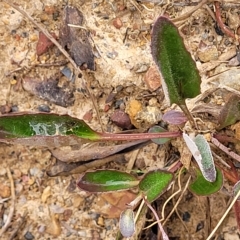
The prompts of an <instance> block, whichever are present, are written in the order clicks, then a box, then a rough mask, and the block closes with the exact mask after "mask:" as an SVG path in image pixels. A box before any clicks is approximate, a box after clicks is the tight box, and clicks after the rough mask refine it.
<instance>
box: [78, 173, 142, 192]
mask: <svg viewBox="0 0 240 240" xmlns="http://www.w3.org/2000/svg"><path fill="white" fill-rule="evenodd" d="M138 183H139V180H137V179H136V178H135V177H134V176H133V175H131V174H129V173H126V172H120V171H116V170H97V171H94V172H86V173H85V174H83V176H82V177H81V178H80V179H79V181H78V183H77V186H78V187H79V188H80V189H82V190H85V191H88V192H110V191H118V190H125V189H129V188H132V187H136V186H137V185H138Z"/></svg>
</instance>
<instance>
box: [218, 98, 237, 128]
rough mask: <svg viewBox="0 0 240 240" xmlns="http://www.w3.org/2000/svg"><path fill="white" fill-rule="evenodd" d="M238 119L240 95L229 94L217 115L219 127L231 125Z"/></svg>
mask: <svg viewBox="0 0 240 240" xmlns="http://www.w3.org/2000/svg"><path fill="white" fill-rule="evenodd" d="M238 120H240V97H239V96H237V95H231V96H230V98H229V99H228V101H227V103H226V104H225V105H224V107H223V108H222V110H221V112H220V116H219V124H220V126H219V129H222V128H225V127H227V126H229V125H232V124H234V123H236V122H237V121H238Z"/></svg>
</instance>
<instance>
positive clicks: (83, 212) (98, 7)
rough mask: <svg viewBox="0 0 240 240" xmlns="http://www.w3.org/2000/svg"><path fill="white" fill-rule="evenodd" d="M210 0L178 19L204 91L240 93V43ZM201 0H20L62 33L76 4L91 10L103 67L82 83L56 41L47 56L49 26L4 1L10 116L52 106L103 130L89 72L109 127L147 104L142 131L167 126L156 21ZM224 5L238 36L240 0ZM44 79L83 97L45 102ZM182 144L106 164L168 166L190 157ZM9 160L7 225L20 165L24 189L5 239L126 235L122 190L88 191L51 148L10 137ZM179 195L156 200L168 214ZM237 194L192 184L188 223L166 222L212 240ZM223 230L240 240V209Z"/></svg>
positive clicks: (185, 205) (4, 199)
mask: <svg viewBox="0 0 240 240" xmlns="http://www.w3.org/2000/svg"><path fill="white" fill-rule="evenodd" d="M209 2H210V3H208V4H207V5H203V6H202V7H200V8H199V9H198V10H196V11H194V12H193V13H192V14H191V15H189V16H186V17H185V18H184V19H183V20H181V19H180V20H179V21H177V22H176V24H177V26H178V27H179V29H180V30H181V34H182V36H183V38H184V42H185V44H186V47H187V49H188V50H189V51H190V52H191V54H192V56H193V58H194V59H195V60H196V64H197V67H198V69H199V71H200V74H201V77H202V86H201V89H202V93H205V92H206V91H207V90H208V89H209V88H211V87H216V86H219V85H221V86H223V85H224V86H228V87H229V88H233V89H235V90H236V91H240V81H239V77H238V76H239V75H238V74H239V69H238V67H237V66H238V65H239V62H238V60H237V57H236V49H237V45H238V43H237V42H236V40H234V39H233V38H231V37H229V36H227V35H226V34H222V33H221V30H219V28H217V27H216V21H215V13H214V8H213V4H212V3H211V1H209ZM198 3H199V1H197V0H196V1H195V0H193V1H191V0H190V1H178V0H172V1H171V0H170V1H165V0H163V1H157V0H155V1H150V0H149V1H135V0H126V1H124V0H117V1H114V0H106V1H104V0H103V1H100V0H86V1H83V0H72V1H67V0H61V1H58V0H44V1H43V0H35V1H24V0H19V1H18V2H17V4H18V5H19V6H20V7H21V8H22V9H24V11H25V12H27V13H28V14H29V15H30V16H31V17H32V18H33V19H34V20H35V21H36V22H37V23H39V24H41V26H43V27H44V28H45V29H47V30H48V31H49V32H51V33H55V35H56V36H57V37H58V36H59V31H61V21H62V17H63V9H64V7H65V6H66V5H67V4H69V5H71V6H75V7H77V8H78V9H79V10H80V11H81V12H82V13H83V16H84V23H83V27H84V28H85V29H87V30H88V31H89V32H90V33H91V34H90V35H89V39H90V43H91V45H92V47H93V53H94V56H95V59H94V61H95V66H96V69H95V71H91V70H86V71H85V70H83V71H84V74H83V76H82V78H79V76H75V79H74V80H73V79H72V77H69V76H64V75H63V74H62V73H61V72H64V70H63V69H64V67H67V70H68V71H70V73H74V69H73V66H72V65H71V64H70V63H69V62H68V61H67V60H66V58H65V57H64V56H63V55H62V54H61V53H60V51H59V50H58V48H57V47H56V46H52V47H51V48H49V50H48V51H47V52H46V53H44V54H42V55H41V56H38V55H37V52H36V47H37V43H38V39H39V32H40V29H38V28H37V27H36V26H35V25H33V24H32V23H31V22H30V21H29V19H27V18H25V17H24V16H23V15H22V14H21V13H19V12H18V11H17V10H15V9H13V8H11V7H10V6H9V5H8V4H7V3H5V2H3V1H0V49H1V55H0V83H1V88H0V106H1V108H0V111H1V113H2V114H4V113H8V112H10V111H11V112H23V111H30V112H38V111H50V112H52V113H57V114H68V115H70V116H73V117H76V118H79V119H84V120H85V121H86V122H87V123H88V124H89V125H90V126H91V127H92V128H93V129H95V130H98V131H101V127H100V124H99V122H98V118H97V115H96V112H95V110H94V107H93V104H92V101H91V99H90V98H89V96H88V95H87V94H86V92H85V91H84V88H83V85H82V79H83V78H85V80H86V82H87V84H88V85H89V87H90V89H91V90H92V92H93V94H94V98H95V99H96V101H97V105H98V108H99V112H100V116H101V120H102V123H103V128H104V130H105V131H109V132H117V131H121V130H122V129H121V128H119V127H117V126H116V125H115V124H114V123H113V121H111V115H112V114H113V113H114V112H115V111H116V110H119V109H120V110H123V111H126V112H127V111H128V109H131V108H135V107H136V105H138V104H140V105H141V108H142V109H143V111H142V115H140V116H138V121H136V122H133V120H132V123H133V125H134V126H135V127H136V128H139V129H140V128H141V129H146V128H148V127H149V126H151V125H153V124H154V123H158V122H159V115H161V114H162V113H163V112H165V111H166V110H167V109H169V107H168V106H167V104H166V102H165V100H164V96H163V92H162V90H161V87H160V88H159V85H157V87H155V88H154V87H153V86H152V85H151V84H150V77H149V71H150V72H151V71H152V70H149V69H153V67H154V63H153V60H152V57H151V54H150V37H151V35H150V34H151V27H152V24H153V23H154V21H155V19H156V18H157V17H158V16H159V15H162V14H165V15H166V16H169V17H170V18H171V19H174V18H177V17H179V16H182V15H184V14H185V13H187V12H189V11H191V10H192V9H194V8H195V7H196V6H197V4H198ZM221 7H222V9H221V10H222V17H223V19H224V21H226V22H227V23H228V26H229V28H231V29H232V31H234V32H236V33H238V32H237V31H238V30H239V29H240V28H239V27H240V18H239V16H240V15H239V14H240V12H239V7H240V4H239V3H238V1H230V0H228V1H224V0H223V1H222V6H221ZM230 60H231V61H230ZM225 71H226V72H225ZM221 72H225V73H224V74H225V75H224V76H223V74H220V75H218V76H217V77H215V76H216V75H217V74H218V73H221ZM234 76H235V77H234ZM29 79H30V80H29ZM36 79H39V80H40V81H44V80H46V79H55V80H56V79H57V81H58V86H60V87H63V88H64V89H67V91H70V92H72V93H73V100H72V98H71V99H70V100H69V99H68V95H67V98H66V99H67V100H66V102H64V104H65V105H64V104H60V105H59V103H58V102H56V101H55V100H56V99H54V96H52V95H51V93H50V96H48V98H47V99H46V98H45V99H43V96H42V95H41V94H40V93H39V92H37V91H36V90H34V87H33V85H31V84H32V82H34V81H35V80H36ZM157 80H158V77H156V80H155V84H158V82H157ZM29 82H30V83H29ZM156 82H157V83H156ZM153 88H154V89H153ZM64 94H67V93H66V92H64V93H63V95H64ZM64 96H65V95H64ZM109 99H110V100H109ZM133 100H135V102H134V101H133ZM106 101H107V103H106ZM210 101H211V102H214V103H216V104H217V105H219V106H221V105H223V103H224V96H223V95H221V94H219V95H216V96H214V97H213V99H211V100H210ZM134 104H135V105H134ZM61 105H62V106H61ZM188 106H189V107H190V109H192V108H193V107H194V106H195V100H191V101H189V102H188ZM147 107H151V108H147ZM149 109H151V112H150V110H149ZM128 113H129V114H130V118H131V117H132V118H134V116H131V114H132V113H131V112H129V111H128ZM211 120H212V119H204V124H205V128H206V130H207V129H210V130H212V129H214V128H215V127H216V125H215V124H216V123H214V122H212V121H211ZM181 146H182V142H181V140H173V141H172V142H171V143H170V144H168V145H166V146H161V147H159V146H157V145H156V144H154V143H152V144H150V145H148V146H146V147H144V148H142V149H140V150H136V151H134V152H132V153H128V154H126V156H125V160H124V161H122V162H111V163H108V164H107V165H106V166H103V167H106V168H112V169H119V170H123V171H124V170H125V169H127V168H128V167H129V161H130V160H132V159H134V163H135V164H134V166H133V169H141V170H149V169H155V168H162V167H164V165H165V164H166V162H168V161H169V160H170V159H173V160H174V159H175V160H176V159H178V158H179V157H180V155H181V153H179V151H180V149H181ZM225 157H226V156H225ZM0 159H1V163H0V231H1V227H2V226H4V224H5V223H6V221H7V218H8V216H9V214H11V206H12V202H11V198H10V197H11V191H10V189H11V188H10V181H9V178H8V174H7V168H9V169H10V170H11V173H12V177H13V180H14V188H15V193H16V198H15V203H14V204H15V210H14V214H13V217H12V219H11V225H10V226H9V228H8V229H7V230H6V232H5V233H4V234H3V236H2V238H1V239H69V240H70V239H96V240H97V239H106V240H111V239H115V238H116V235H117V232H118V217H117V216H116V215H117V214H118V213H116V212H115V211H116V209H115V208H112V205H110V202H111V200H112V199H113V200H112V203H113V202H114V203H115V204H116V205H117V203H116V202H117V199H118V198H121V197H122V196H121V194H120V195H119V193H116V196H115V197H113V196H111V197H108V198H104V197H102V196H101V195H100V194H89V193H86V192H84V191H80V190H79V189H77V188H76V185H75V183H76V181H77V179H78V178H79V174H75V175H70V176H58V177H53V178H51V177H48V176H47V175H46V169H47V168H48V167H49V166H51V165H53V164H54V163H55V162H56V159H55V158H54V157H53V156H52V154H51V152H50V151H49V150H48V149H47V148H37V147H31V146H29V147H26V146H22V145H14V146H12V145H7V144H3V143H1V144H0ZM184 181H186V179H183V183H184ZM176 185H177V183H176ZM183 186H184V185H183ZM175 187H176V186H175ZM171 193H172V190H170V191H168V193H166V194H164V195H163V197H161V198H160V199H159V200H157V201H156V202H155V203H154V205H155V207H156V209H158V210H159V212H160V211H161V207H162V205H163V203H164V201H165V200H166V199H167V197H169V196H170V195H171ZM125 195H126V196H128V197H129V198H131V197H132V195H133V196H134V193H129V192H127V193H125ZM178 196H179V195H178ZM178 196H177V197H175V198H174V200H173V201H172V202H170V203H169V204H168V206H167V210H166V211H167V212H170V211H171V209H172V208H173V205H174V203H175V202H176V201H177V199H178ZM228 201H229V196H227V194H223V192H220V193H217V194H215V195H214V196H211V197H209V198H207V197H196V196H194V195H192V194H191V193H190V192H189V191H186V192H185V194H184V195H183V198H182V200H181V203H180V204H179V206H178V213H179V216H180V218H181V219H182V220H180V218H179V217H178V216H177V214H176V213H174V214H173V215H172V216H171V217H170V219H169V220H168V221H167V223H166V225H165V226H166V228H165V229H166V231H167V233H168V235H169V237H170V239H172V240H173V239H181V240H185V239H194V240H197V239H199V240H200V239H207V236H208V235H209V234H210V232H211V231H212V229H213V228H214V227H215V225H216V224H217V223H218V221H219V219H220V218H221V216H222V215H223V213H224V211H225V210H226V207H227V205H228ZM113 205H114V204H113ZM152 221H153V216H152V215H151V214H150V213H148V214H146V218H145V217H144V216H142V222H143V224H144V225H145V226H148V225H149V224H150V223H151V222H152ZM140 228H141V226H140ZM215 236H216V238H214V239H219V240H220V239H225V240H235V239H239V233H238V229H237V223H236V220H235V218H234V212H233V211H231V212H230V213H229V214H228V217H227V218H226V219H225V221H224V223H223V224H222V226H221V227H220V228H219V230H218V232H217V235H215ZM131 239H160V238H159V233H158V231H157V228H156V227H152V228H150V229H148V230H144V231H143V232H142V233H140V232H138V230H137V234H136V236H134V237H132V238H131Z"/></svg>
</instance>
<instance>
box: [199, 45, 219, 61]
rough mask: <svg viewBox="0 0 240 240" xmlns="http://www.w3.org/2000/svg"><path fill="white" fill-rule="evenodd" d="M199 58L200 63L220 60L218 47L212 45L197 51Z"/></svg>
mask: <svg viewBox="0 0 240 240" xmlns="http://www.w3.org/2000/svg"><path fill="white" fill-rule="evenodd" d="M197 56H198V58H199V59H200V61H201V62H204V63H205V62H209V61H212V60H217V59H218V50H217V47H216V46H214V45H212V46H207V47H203V48H199V49H198V51H197Z"/></svg>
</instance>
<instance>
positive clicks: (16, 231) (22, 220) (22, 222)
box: [9, 211, 27, 240]
mask: <svg viewBox="0 0 240 240" xmlns="http://www.w3.org/2000/svg"><path fill="white" fill-rule="evenodd" d="M26 217H27V211H25V212H24V213H23V215H22V216H21V219H20V221H19V222H18V226H17V227H15V228H14V231H13V232H12V234H11V236H10V237H9V240H13V239H14V238H15V237H16V236H17V233H18V231H19V230H20V229H21V228H22V227H23V225H24V223H25V222H26Z"/></svg>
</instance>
